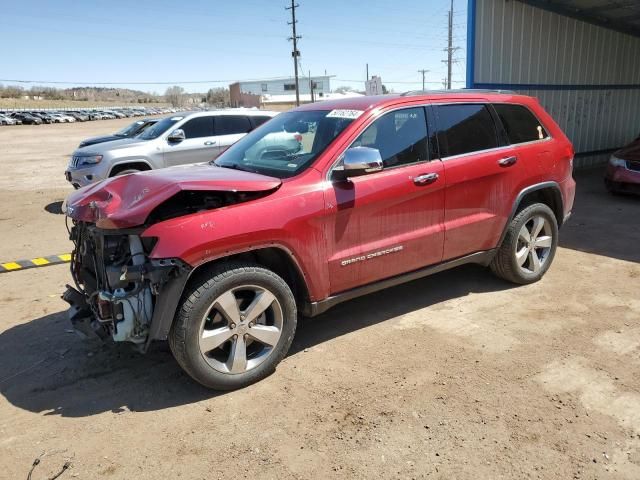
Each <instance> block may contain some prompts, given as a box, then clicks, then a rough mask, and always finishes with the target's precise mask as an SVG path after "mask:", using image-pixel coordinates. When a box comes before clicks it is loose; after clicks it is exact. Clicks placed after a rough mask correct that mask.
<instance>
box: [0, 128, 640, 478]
mask: <svg viewBox="0 0 640 480" xmlns="http://www.w3.org/2000/svg"><path fill="white" fill-rule="evenodd" d="M130 121H131V119H123V120H111V121H101V122H91V123H85V124H62V125H42V126H33V127H31V126H23V127H0V145H2V149H0V166H1V169H0V204H1V205H2V206H3V208H2V212H0V231H1V232H2V245H1V246H0V261H10V260H18V259H22V258H29V257H33V256H40V255H48V254H58V253H64V252H67V251H69V248H70V242H69V241H68V240H67V238H66V230H65V228H64V221H63V217H62V215H59V214H56V213H55V212H57V211H58V208H59V203H58V202H60V201H61V200H62V199H63V198H64V196H65V195H66V194H68V193H69V192H70V191H71V189H70V187H69V186H67V184H66V182H65V180H64V178H63V171H64V166H65V164H66V162H67V157H68V155H69V154H70V153H71V152H72V150H73V148H74V147H75V146H76V145H77V144H78V142H79V141H80V140H81V139H82V138H84V137H87V136H90V135H97V134H103V133H108V132H112V131H115V130H117V129H119V128H121V127H122V126H124V125H125V124H126V123H128V122H130ZM577 180H578V185H579V187H578V194H577V203H576V207H575V213H574V216H573V217H572V218H571V220H570V222H569V224H568V225H566V226H565V227H564V228H563V230H562V231H561V238H562V239H561V245H562V247H561V248H560V249H559V250H558V253H557V255H556V259H555V262H554V265H553V266H552V268H551V270H550V271H549V273H548V274H547V276H546V277H545V278H544V280H543V281H541V282H539V283H537V284H535V285H530V286H526V287H518V288H514V287H513V286H512V285H509V284H507V283H504V282H502V281H499V280H497V279H495V278H494V277H492V276H491V274H490V273H489V272H488V271H485V270H483V269H482V268H478V267H473V266H469V267H463V268H460V269H458V270H454V271H449V272H445V273H443V274H439V275H436V276H433V277H430V278H426V279H423V280H419V281H416V282H413V283H410V284H407V285H404V286H400V287H396V288H393V289H391V290H387V291H385V292H383V293H378V294H373V295H371V296H368V297H365V298H361V299H358V300H355V301H352V302H349V303H346V304H343V305H340V306H339V307H337V308H335V309H333V310H331V311H329V312H327V313H326V314H324V315H322V316H321V317H318V318H316V319H313V320H305V321H303V322H302V324H301V325H300V326H299V329H298V334H297V337H296V340H295V341H294V345H293V348H292V351H291V354H290V355H289V356H288V358H286V359H285V360H284V362H283V363H282V364H281V365H280V367H279V368H278V370H277V372H276V373H275V374H274V375H272V376H271V377H269V378H267V379H266V380H264V381H262V382H260V383H259V384H257V385H254V386H252V387H249V388H246V389H244V390H241V391H237V392H232V393H226V394H215V393H212V392H210V391H207V390H204V389H203V388H201V387H199V386H198V385H196V384H194V383H193V382H192V381H191V380H190V379H189V378H188V377H187V376H186V375H185V374H183V373H182V372H181V370H180V369H179V368H178V366H177V365H176V364H175V362H174V361H173V358H172V357H171V354H170V353H169V352H168V350H167V348H166V347H165V346H163V345H158V346H157V347H156V348H154V349H153V351H151V352H150V353H149V354H148V355H146V356H139V355H138V354H136V353H134V352H133V351H132V350H131V348H129V347H128V346H127V345H117V346H112V347H101V346H98V345H95V344H87V343H84V342H82V341H81V340H80V339H79V338H77V337H76V336H75V335H74V334H72V333H69V332H68V325H67V323H66V318H65V314H64V310H65V304H64V303H63V302H62V300H60V298H59V295H60V293H61V292H62V291H63V289H64V284H65V283H67V282H69V281H70V277H69V275H68V270H67V267H66V266H52V267H47V268H41V269H37V270H28V271H21V272H13V273H6V274H1V275H0V394H1V395H0V459H1V461H0V465H1V466H2V468H0V478H3V479H11V480H13V479H18V478H26V476H27V473H28V471H29V469H30V468H31V465H32V463H33V461H34V459H35V458H41V461H40V464H39V465H37V466H36V467H35V471H34V474H33V478H34V479H44V478H48V477H49V476H51V475H53V474H55V473H57V472H58V471H59V470H60V469H61V467H62V465H63V464H64V463H65V462H67V461H69V462H71V466H70V469H69V470H68V471H65V472H64V473H63V474H62V476H61V477H60V478H61V479H65V478H81V479H95V478H113V479H132V478H136V479H157V478H167V479H174V478H185V479H215V478H238V477H245V478H249V477H258V478H274V479H275V478H278V479H288V478H363V479H365V478H366V479H368V478H441V479H453V478H456V479H467V478H468V479H491V480H493V479H500V478H508V479H523V478H543V479H571V478H581V479H638V478H640V322H639V319H640V295H639V294H638V292H639V291H640V263H639V262H640V222H639V221H638V218H640V199H639V198H631V197H613V196H610V195H608V194H607V193H606V192H605V191H604V188H603V185H602V181H601V172H599V171H593V172H588V173H586V174H580V175H578V176H577ZM47 210H49V211H51V212H54V213H50V212H49V211H47Z"/></svg>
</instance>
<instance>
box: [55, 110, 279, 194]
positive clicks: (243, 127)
mask: <svg viewBox="0 0 640 480" xmlns="http://www.w3.org/2000/svg"><path fill="white" fill-rule="evenodd" d="M276 113H277V112H265V111H260V110H232V109H229V110H218V111H210V112H198V113H190V114H185V115H182V114H177V115H173V116H171V117H166V118H164V119H162V120H160V121H158V122H157V123H155V124H154V125H152V126H151V127H149V128H147V129H146V130H145V131H144V132H142V133H141V134H140V135H138V136H136V137H135V138H126V139H122V140H115V141H111V142H105V143H100V144H97V145H90V146H87V147H82V148H79V149H77V150H76V151H75V152H73V155H72V157H71V162H70V163H69V165H68V167H67V170H66V172H65V176H66V178H67V180H68V181H69V182H70V183H71V184H72V185H73V186H74V187H76V188H79V187H82V186H85V185H88V184H90V183H94V182H97V181H99V180H103V179H105V178H108V177H113V176H116V175H124V174H127V173H132V172H137V171H141V170H152V169H157V168H163V167H169V166H173V165H182V164H185V163H198V162H208V161H211V160H213V159H214V158H216V157H217V156H218V155H220V153H222V151H224V150H225V149H226V148H228V147H229V146H230V145H231V144H233V143H235V142H236V141H237V140H239V139H240V138H242V137H243V136H244V135H246V134H247V132H250V131H251V130H252V129H254V128H255V127H256V126H257V125H258V124H259V123H260V122H262V121H264V120H265V119H268V118H271V117H273V116H275V115H276Z"/></svg>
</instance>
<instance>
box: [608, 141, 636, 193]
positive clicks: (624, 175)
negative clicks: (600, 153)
mask: <svg viewBox="0 0 640 480" xmlns="http://www.w3.org/2000/svg"><path fill="white" fill-rule="evenodd" d="M604 184H605V185H606V187H607V190H609V191H610V192H611V193H640V137H638V138H636V139H635V140H634V141H633V142H631V143H630V144H629V145H627V146H626V147H623V148H621V149H620V150H618V151H617V152H615V153H614V154H613V155H611V158H610V159H609V163H608V164H607V171H606V173H605V176H604Z"/></svg>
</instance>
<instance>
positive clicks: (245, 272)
mask: <svg viewBox="0 0 640 480" xmlns="http://www.w3.org/2000/svg"><path fill="white" fill-rule="evenodd" d="M283 132H288V133H289V134H290V133H295V134H299V137H300V138H301V141H300V144H301V147H300V149H299V151H297V152H292V151H291V150H286V151H285V150H282V148H281V147H279V146H278V145H280V144H281V142H278V141H277V138H278V136H281V135H282V134H283ZM572 163H573V148H572V146H571V143H570V142H569V140H568V139H567V137H565V135H564V134H563V133H562V131H561V130H560V128H559V127H558V125H556V123H555V122H554V121H553V120H552V119H551V117H550V116H549V115H548V114H547V113H546V112H545V111H544V110H543V109H542V108H541V107H540V105H539V104H538V102H537V101H536V100H535V99H533V98H529V97H525V96H521V95H515V94H510V93H491V92H482V91H473V90H471V91H464V92H457V91H448V92H439V93H438V92H434V93H430V92H427V93H419V94H412V93H408V94H404V95H387V96H380V97H359V98H355V99H347V100H339V101H325V102H321V103H314V104H309V105H305V106H302V107H300V108H297V109H295V110H292V111H289V112H286V113H282V114H280V115H278V116H277V117H275V118H274V119H272V120H270V121H269V122H267V123H265V124H264V125H263V126H261V127H260V128H258V129H257V130H255V131H253V132H251V133H249V134H248V135H247V136H245V137H244V138H242V139H241V140H239V141H238V142H237V143H236V144H234V145H233V146H232V147H231V148H229V149H228V150H227V151H226V152H225V153H224V154H222V155H221V156H220V157H218V158H217V159H216V160H215V161H214V162H212V163H211V164H208V165H207V164H204V165H195V166H183V167H175V168H168V169H164V170H153V171H149V172H141V173H135V174H131V175H126V176H122V177H115V178H110V179H108V180H105V181H103V182H101V183H98V184H96V185H91V186H88V187H85V188H83V189H80V190H78V191H77V192H75V193H73V194H72V195H71V196H70V197H69V198H68V199H67V201H66V207H65V208H66V214H67V216H68V217H70V218H71V219H72V224H73V226H72V228H71V230H70V236H71V240H73V242H74V243H75V249H74V252H73V258H72V263H71V272H72V276H73V279H74V281H75V287H76V288H75V289H74V288H71V287H69V289H68V290H67V292H66V293H65V295H64V297H63V298H65V300H67V301H68V302H69V303H70V304H71V308H70V318H71V321H72V323H73V324H74V326H75V327H76V329H77V330H78V331H80V332H83V333H84V334H91V335H97V336H99V337H102V338H109V337H110V338H112V339H113V340H116V341H128V342H133V343H134V344H137V345H138V346H139V348H140V350H141V351H145V350H146V349H147V348H148V346H149V344H150V343H151V342H152V341H153V340H164V339H167V338H168V340H169V344H170V346H171V350H172V351H173V354H174V356H175V358H176V360H177V361H178V362H179V363H180V365H181V366H182V367H183V368H184V369H185V370H186V371H187V372H188V373H189V375H191V376H192V377H193V378H194V379H195V380H197V381H198V382H200V383H202V384H203V385H206V386H207V387H211V388H216V389H233V388H238V387H242V386H245V385H248V384H250V383H252V382H255V381H257V380H260V379H262V378H264V377H265V376H266V375H268V374H269V373H271V372H272V371H273V370H274V369H275V367H276V365H277V364H278V362H280V361H281V360H282V358H283V357H284V356H285V355H286V354H287V350H288V349H289V346H290V345H291V341H292V339H293V335H294V333H295V330H296V322H297V319H298V315H300V314H302V315H309V316H313V315H318V314H319V313H322V312H324V311H325V310H327V309H328V308H330V307H331V306H333V305H335V304H337V303H339V302H342V301H344V300H348V299H351V298H354V297H356V296H358V295H363V294H367V293H371V292H374V291H377V290H380V289H382V288H385V287H389V286H392V285H397V284H399V283H401V282H405V281H408V280H413V279H416V278H419V277H423V276H425V275H430V274H432V273H436V272H440V271H442V270H445V269H448V268H451V267H455V266H457V265H461V264H464V263H478V264H482V265H487V266H490V267H491V270H492V271H493V272H494V273H495V274H496V275H498V276H499V277H501V278H504V279H505V280H508V281H510V282H515V283H519V284H526V283H531V282H535V281H537V280H539V279H540V278H541V277H542V276H543V275H544V273H545V272H546V271H547V269H548V268H549V266H550V265H551V262H552V260H553V256H554V254H555V250H556V246H557V245H558V227H559V226H560V225H561V224H562V223H563V222H564V220H565V219H566V218H567V216H568V215H569V214H570V212H571V207H572V204H573V197H574V192H575V182H574V180H573V178H572Z"/></svg>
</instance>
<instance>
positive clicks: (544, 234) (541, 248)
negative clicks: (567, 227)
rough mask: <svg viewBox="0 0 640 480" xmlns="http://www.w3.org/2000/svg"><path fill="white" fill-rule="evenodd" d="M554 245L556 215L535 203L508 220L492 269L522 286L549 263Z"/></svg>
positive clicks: (533, 279)
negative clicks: (505, 232)
mask: <svg viewBox="0 0 640 480" xmlns="http://www.w3.org/2000/svg"><path fill="white" fill-rule="evenodd" d="M557 246H558V222H557V220H556V216H555V215H554V213H553V211H551V209H550V208H549V207H548V206H547V205H545V204H543V203H534V204H533V205H529V206H528V207H526V208H524V209H523V210H522V211H520V212H519V213H518V214H517V215H516V216H515V217H514V218H513V220H511V223H510V224H509V227H508V229H507V234H506V235H505V237H504V240H503V241H502V244H501V245H500V247H499V249H498V252H497V253H496V256H495V257H494V258H493V260H492V262H491V264H490V267H491V271H492V272H493V273H494V274H495V275H497V276H498V277H500V278H502V279H504V280H507V281H509V282H513V283H517V284H521V285H524V284H528V283H533V282H537V281H538V280H540V279H541V278H542V277H543V275H544V274H545V273H546V272H547V270H548V269H549V267H550V266H551V262H552V261H553V257H554V256H555V253H556V248H557Z"/></svg>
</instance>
